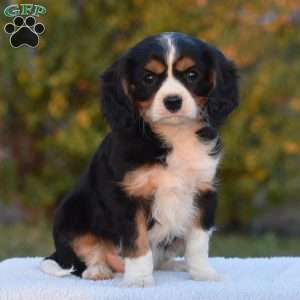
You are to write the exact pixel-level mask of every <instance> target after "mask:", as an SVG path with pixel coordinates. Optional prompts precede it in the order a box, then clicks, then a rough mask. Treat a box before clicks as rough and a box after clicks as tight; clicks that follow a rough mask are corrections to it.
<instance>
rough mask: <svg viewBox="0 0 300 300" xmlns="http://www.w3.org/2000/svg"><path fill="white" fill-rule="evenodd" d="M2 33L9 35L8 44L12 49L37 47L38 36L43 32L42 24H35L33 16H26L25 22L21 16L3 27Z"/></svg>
mask: <svg viewBox="0 0 300 300" xmlns="http://www.w3.org/2000/svg"><path fill="white" fill-rule="evenodd" d="M4 31H5V32H6V33H7V34H10V44H11V46H12V47H14V48H18V47H21V46H29V47H32V48H35V47H37V45H38V44H39V35H41V34H42V33H43V32H44V31H45V26H44V25H43V24H42V23H36V20H35V18H34V17H33V16H28V17H27V18H26V19H25V20H24V18H23V17H21V16H17V17H15V18H14V20H13V22H12V23H7V24H6V25H5V26H4Z"/></svg>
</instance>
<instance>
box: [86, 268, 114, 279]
mask: <svg viewBox="0 0 300 300" xmlns="http://www.w3.org/2000/svg"><path fill="white" fill-rule="evenodd" d="M81 277H82V278H84V279H90V280H107V279H111V278H112V277H113V274H112V271H111V269H109V268H108V267H107V266H105V265H95V266H89V267H88V268H87V269H86V270H85V271H84V272H83V273H82V276H81Z"/></svg>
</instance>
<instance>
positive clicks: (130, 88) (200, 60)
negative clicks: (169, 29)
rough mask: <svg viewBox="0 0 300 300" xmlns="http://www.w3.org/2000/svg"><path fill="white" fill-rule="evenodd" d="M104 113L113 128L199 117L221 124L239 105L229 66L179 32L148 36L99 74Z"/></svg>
mask: <svg viewBox="0 0 300 300" xmlns="http://www.w3.org/2000/svg"><path fill="white" fill-rule="evenodd" d="M102 79H103V85H102V97H103V99H102V100H103V111H104V115H105V116H106V118H107V119H108V121H109V123H110V125H111V126H112V127H113V128H120V127H127V126H132V125H133V124H135V123H136V121H137V120H138V119H139V118H140V117H142V118H143V119H144V120H145V121H146V122H149V123H160V122H161V123H168V124H174V125H176V124H180V123H183V122H186V121H188V120H203V119H205V121H206V122H210V123H211V125H213V126H218V125H220V124H221V123H222V122H223V120H224V119H225V118H226V116H227V115H228V114H229V113H230V112H231V111H232V110H233V109H234V107H235V106H236V105H237V103H238V89H237V80H236V73H235V69H234V67H233V64H232V63H231V62H230V61H228V60H227V59H226V58H225V57H224V56H223V54H222V53H221V52H219V51H218V50H217V49H215V48H213V47H211V46H209V45H208V44H206V43H204V42H202V41H200V40H197V39H194V38H192V37H189V36H187V35H184V34H181V33H165V34H161V35H158V36H152V37H148V38H146V39H145V40H143V41H142V42H140V43H138V44H137V45H136V46H135V47H133V48H131V49H130V50H129V51H128V52H127V53H126V54H125V55H123V56H122V57H121V58H120V59H119V60H117V61H116V62H115V63H114V64H113V65H112V66H111V67H110V68H109V69H108V70H107V71H106V72H105V73H104V74H103V76H102Z"/></svg>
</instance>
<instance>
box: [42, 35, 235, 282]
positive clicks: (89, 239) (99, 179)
mask: <svg viewBox="0 0 300 300" xmlns="http://www.w3.org/2000/svg"><path fill="white" fill-rule="evenodd" d="M101 81H102V84H101V90H102V111H103V114H104V116H105V118H106V120H107V121H108V123H109V125H110V126H111V132H110V133H109V134H108V135H107V136H106V137H105V138H104V140H103V142H102V144H101V145H100V147H99V148H98V150H97V151H96V153H95V154H94V156H93V158H92V159H91V161H90V163H89V165H88V166H87V168H86V170H85V172H84V173H83V174H82V176H81V177H80V180H79V181H78V183H77V184H76V185H75V187H74V188H73V189H72V190H71V191H70V192H69V194H68V195H67V196H66V197H65V198H64V199H63V201H62V202H61V204H60V205H59V207H58V209H57V211H56V215H55V222H54V230H53V235H54V241H55V252H54V254H52V255H51V256H49V257H47V258H46V259H45V260H43V261H42V263H41V268H42V270H43V271H45V272H47V273H50V274H53V275H57V276H64V275H67V274H75V275H78V276H81V277H82V278H86V279H93V280H97V279H99V280H100V279H108V278H111V277H112V276H113V273H114V272H124V280H123V282H124V284H125V285H126V286H142V287H144V286H149V285H151V284H152V283H153V274H152V273H153V269H160V270H170V269H177V270H178V268H181V270H182V269H185V270H187V271H188V272H189V273H190V276H191V278H193V279H194V280H218V278H219V276H218V274H217V273H216V271H215V270H214V269H213V268H212V267H211V266H210V264H209V261H208V249H209V238H210V234H211V232H212V229H213V226H214V218H215V211H216V205H217V191H216V169H217V166H218V164H219V161H220V156H221V149H222V144H221V140H220V136H219V134H218V130H219V128H220V126H221V125H222V124H223V122H224V120H225V119H226V118H227V116H228V115H229V114H230V113H231V112H232V111H233V109H234V108H235V107H236V106H237V105H238V102H239V95H238V85H237V75H236V71H235V68H234V65H233V63H232V62H231V61H229V60H228V59H226V58H225V57H224V55H223V54H222V53H221V52H220V51H219V50H217V49H216V48H214V47H212V46H210V45H208V44H207V43H205V42H203V41H200V40H198V39H195V38H192V37H190V36H187V35H185V34H181V33H163V34H160V35H157V36H151V37H148V38H146V39H144V40H143V41H141V42H140V43H138V44H137V45H136V46H134V47H133V48H131V49H129V50H128V51H127V52H126V53H125V54H124V55H122V56H121V57H120V58H119V59H118V60H117V61H116V62H115V63H113V64H112V66H110V67H109V68H108V69H107V70H106V71H105V72H104V73H103V74H102V76H101ZM181 253H182V254H184V258H185V259H184V261H181V263H182V264H181V265H178V264H177V263H178V262H176V261H174V257H175V256H176V255H178V254H181Z"/></svg>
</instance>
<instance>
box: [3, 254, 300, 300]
mask: <svg viewBox="0 0 300 300" xmlns="http://www.w3.org/2000/svg"><path fill="white" fill-rule="evenodd" d="M40 260H41V259H40V258H13V259H8V260H5V261H3V262H2V263H0V300H21V299H26V300H77V299H78V300H79V299H80V300H90V299H92V300H98V299H99V300H112V299H114V300H116V299H122V300H126V299H138V300H144V299H148V300H177V299H188V300H201V299H205V300H210V299H211V300H219V299H222V300H226V299H230V300H235V299H241V300H248V299H260V300H263V299H270V300H300V257H298V258H296V257H295V258H292V257H276V258H249V259H239V258H211V263H212V265H213V266H214V267H215V268H216V270H217V271H218V272H219V273H220V274H221V275H222V276H223V277H224V279H223V281H221V282H196V281H192V280H191V279H190V278H189V276H188V274H187V273H181V272H155V273H154V278H155V286H153V287H150V288H125V287H121V286H120V282H121V279H120V278H115V279H113V280H107V281H90V280H84V279H80V278H78V277H75V276H69V277H63V278H57V277H53V276H50V275H47V274H44V273H42V272H41V271H40V270H39V262H40Z"/></svg>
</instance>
